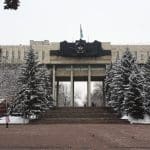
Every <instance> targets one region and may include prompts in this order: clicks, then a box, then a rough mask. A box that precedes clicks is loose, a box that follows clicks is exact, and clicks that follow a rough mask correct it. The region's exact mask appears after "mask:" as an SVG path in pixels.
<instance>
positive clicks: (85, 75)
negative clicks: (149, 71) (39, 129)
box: [0, 39, 150, 106]
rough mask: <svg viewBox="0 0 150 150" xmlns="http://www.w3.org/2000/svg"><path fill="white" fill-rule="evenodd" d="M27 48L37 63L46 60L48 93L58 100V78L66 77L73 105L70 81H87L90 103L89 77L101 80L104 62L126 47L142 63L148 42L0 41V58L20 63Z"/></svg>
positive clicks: (149, 51) (148, 52)
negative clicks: (48, 80) (122, 43)
mask: <svg viewBox="0 0 150 150" xmlns="http://www.w3.org/2000/svg"><path fill="white" fill-rule="evenodd" d="M30 48H32V49H34V50H35V52H36V53H37V55H38V61H39V63H40V64H46V65H47V67H48V68H49V70H50V71H51V72H52V83H53V87H52V89H53V90H52V95H53V98H54V100H55V105H56V106H58V104H59V102H58V101H59V99H58V97H59V96H58V95H59V82H60V81H70V83H71V86H70V95H71V103H72V104H71V105H72V106H74V104H75V103H74V82H75V81H87V106H91V94H90V92H91V81H102V82H103V81H104V78H105V71H106V65H107V64H110V63H111V62H114V61H116V59H117V58H121V56H122V55H123V53H124V51H125V50H126V49H127V48H128V49H129V50H130V51H131V52H132V53H133V55H134V56H135V58H136V59H137V63H139V64H143V63H145V62H146V60H147V58H148V56H150V45H112V44H111V43H110V42H98V41H94V42H93V43H89V42H86V41H84V40H81V39H80V40H77V41H76V42H73V43H68V42H67V41H64V42H49V41H48V40H45V41H33V40H31V41H30V45H0V61H1V63H8V64H17V63H18V64H21V63H23V62H24V57H25V53H26V52H27V50H29V49H30ZM103 104H105V101H104V99H103Z"/></svg>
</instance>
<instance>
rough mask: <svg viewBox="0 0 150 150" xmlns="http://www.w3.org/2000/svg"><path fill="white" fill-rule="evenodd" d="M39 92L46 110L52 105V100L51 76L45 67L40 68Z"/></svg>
mask: <svg viewBox="0 0 150 150" xmlns="http://www.w3.org/2000/svg"><path fill="white" fill-rule="evenodd" d="M40 79H41V90H42V91H43V92H44V95H43V96H44V101H45V103H46V104H47V106H48V108H49V107H52V106H53V105H54V101H53V98H52V75H51V73H50V71H49V70H48V69H47V67H46V66H45V65H43V66H42V67H40Z"/></svg>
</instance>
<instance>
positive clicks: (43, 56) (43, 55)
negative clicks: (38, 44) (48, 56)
mask: <svg viewBox="0 0 150 150" xmlns="http://www.w3.org/2000/svg"><path fill="white" fill-rule="evenodd" d="M44 58H45V51H42V60H44Z"/></svg>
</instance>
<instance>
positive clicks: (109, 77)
mask: <svg viewBox="0 0 150 150" xmlns="http://www.w3.org/2000/svg"><path fill="white" fill-rule="evenodd" d="M112 75H113V74H112V64H110V65H107V66H106V78H105V82H104V90H105V100H106V103H107V104H108V105H109V101H110V96H111V90H110V83H111V82H112Z"/></svg>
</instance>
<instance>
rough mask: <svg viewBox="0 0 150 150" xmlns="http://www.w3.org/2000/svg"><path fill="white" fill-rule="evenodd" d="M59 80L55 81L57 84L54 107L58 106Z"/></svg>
mask: <svg viewBox="0 0 150 150" xmlns="http://www.w3.org/2000/svg"><path fill="white" fill-rule="evenodd" d="M58 100H59V81H57V86H56V107H58V106H59V102H58Z"/></svg>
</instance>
